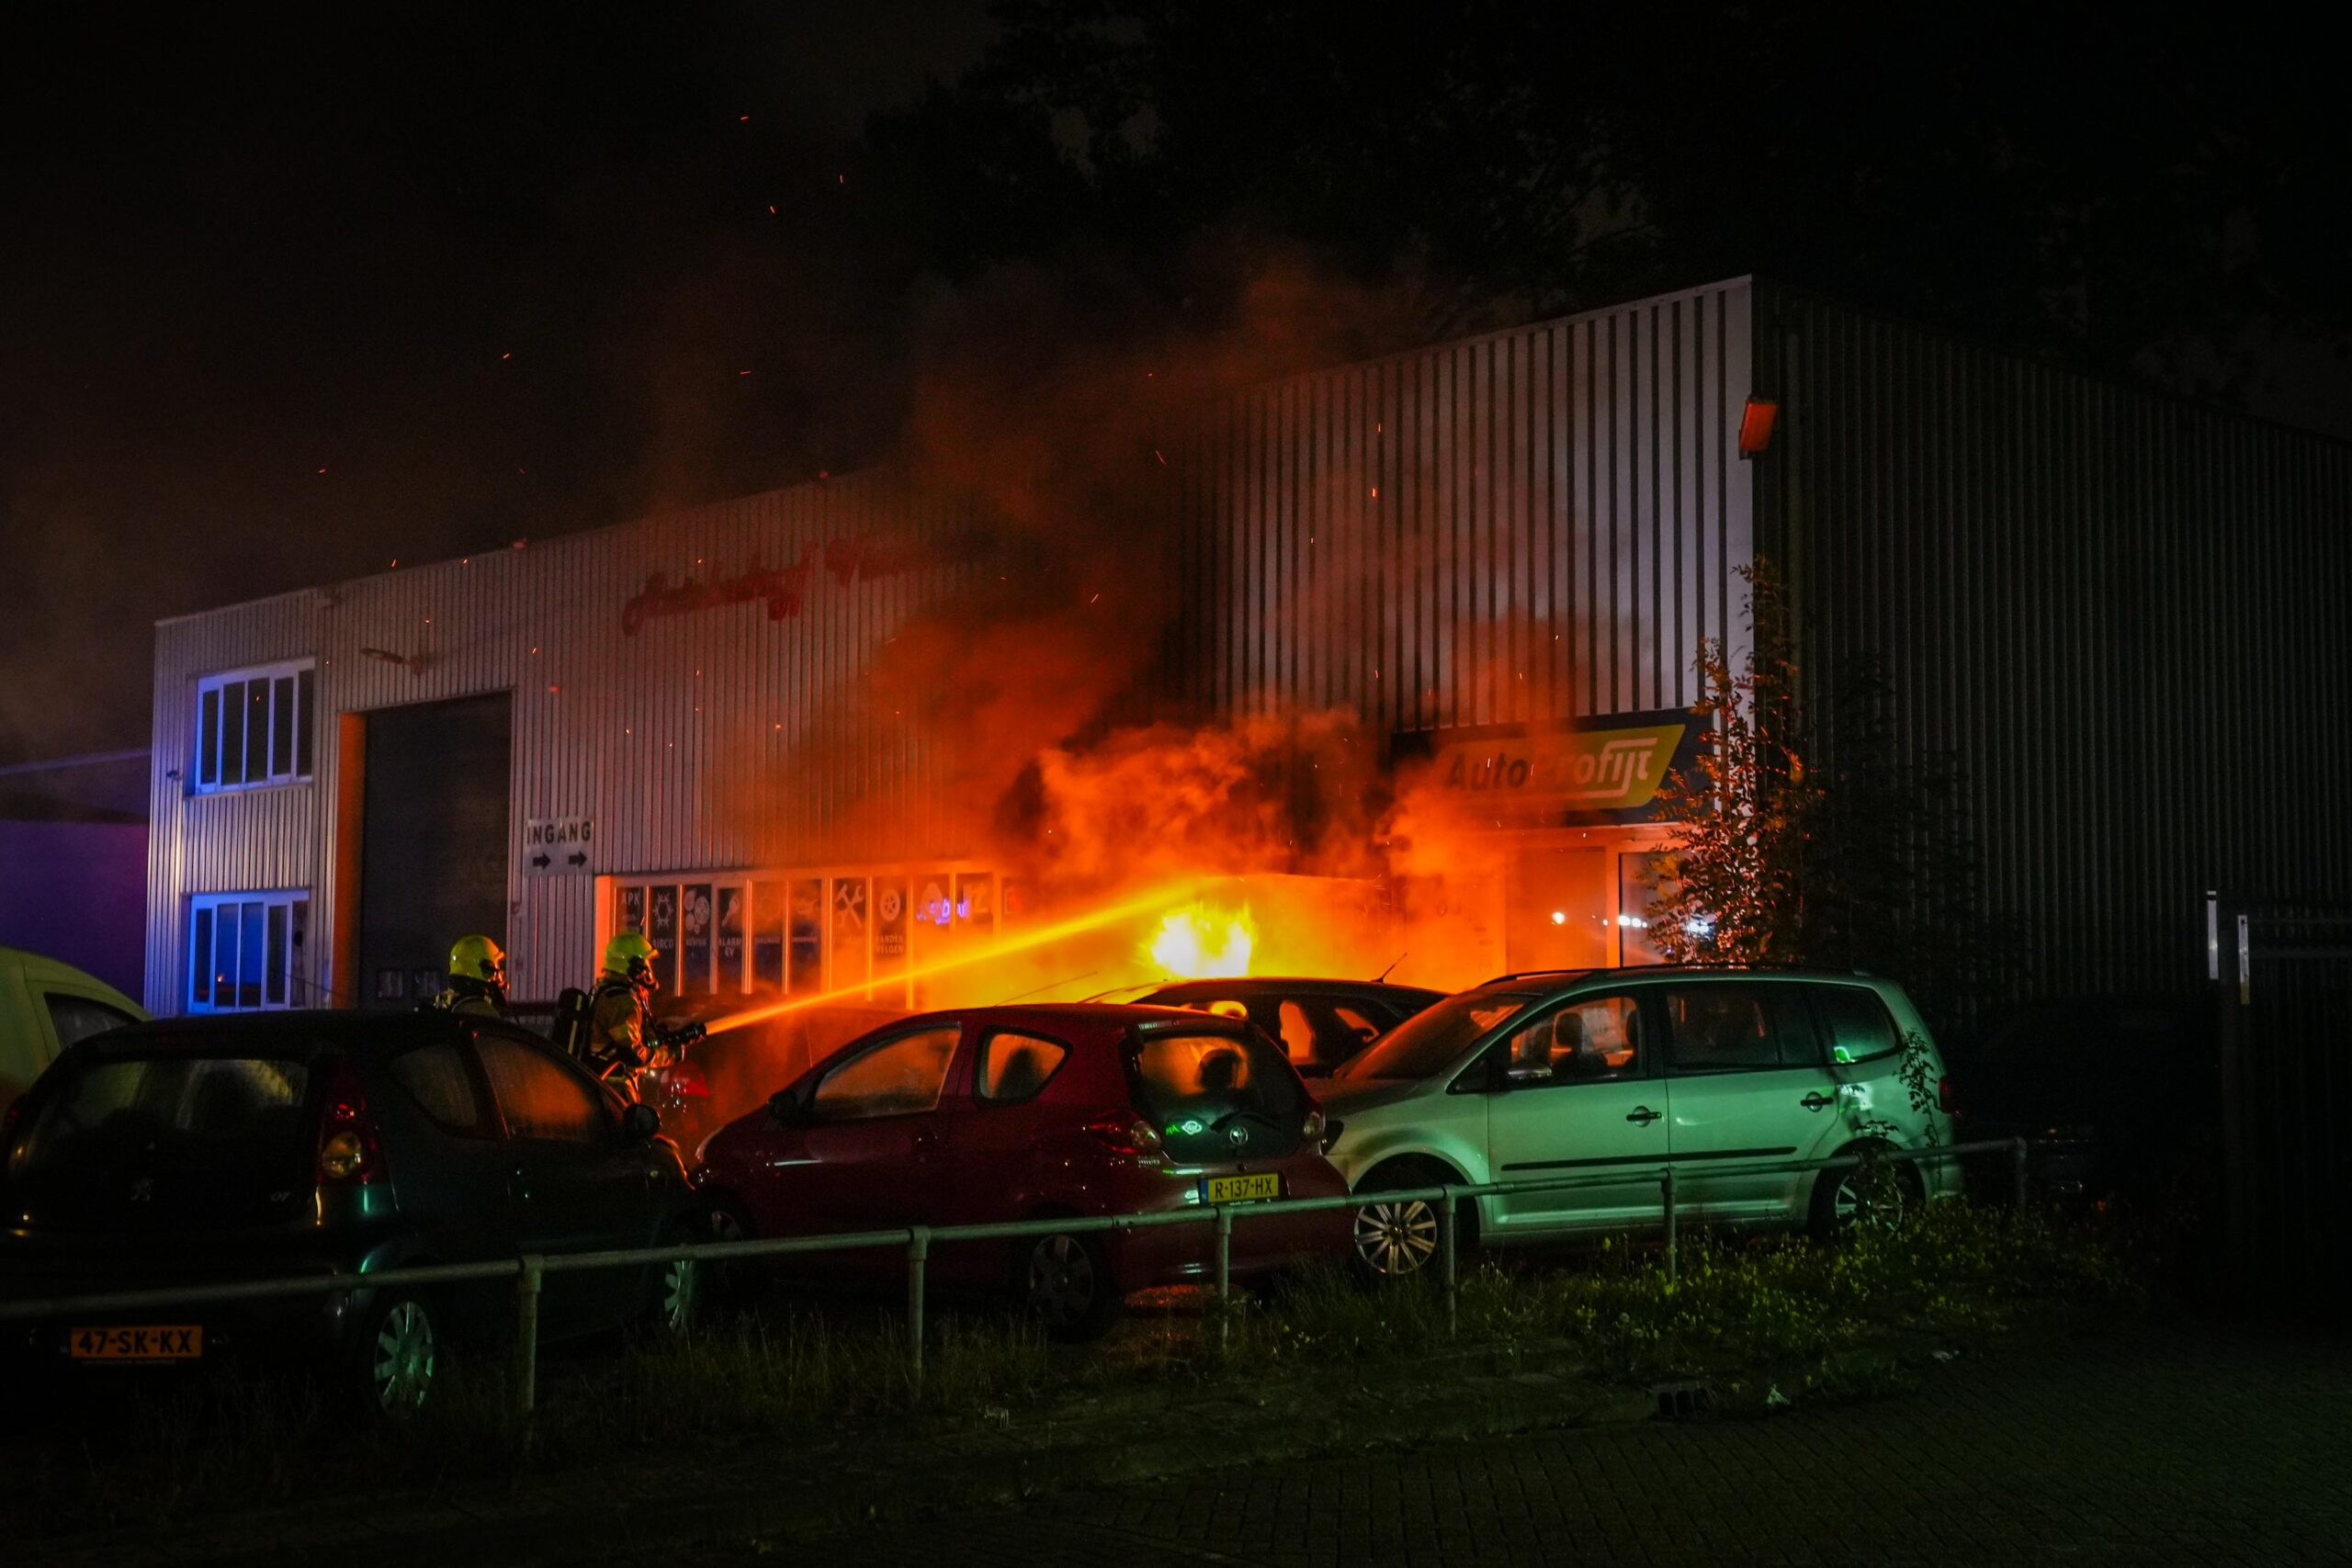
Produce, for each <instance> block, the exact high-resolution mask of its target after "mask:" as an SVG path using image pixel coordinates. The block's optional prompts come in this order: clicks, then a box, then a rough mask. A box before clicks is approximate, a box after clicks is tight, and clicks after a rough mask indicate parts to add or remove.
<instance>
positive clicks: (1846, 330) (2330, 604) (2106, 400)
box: [1764, 290, 2352, 991]
mask: <svg viewBox="0 0 2352 1568" xmlns="http://www.w3.org/2000/svg"><path fill="white" fill-rule="evenodd" d="M1764 331H1765V332H1766V333H1768V334H1769V335H1768V338H1767V340H1766V348H1767V352H1768V353H1770V354H1771V355H1773V356H1774V357H1775V359H1776V360H1777V362H1778V365H1779V378H1778V379H1779V382H1780V389H1781V392H1782V393H1783V398H1784V406H1783V413H1782V429H1781V439H1780V441H1779V443H1777V444H1776V450H1775V452H1774V453H1773V454H1772V455H1771V457H1770V458H1769V459H1768V460H1767V467H1768V470H1769V471H1768V473H1767V475H1766V476H1765V477H1764V483H1765V486H1766V494H1767V501H1768V505H1769V506H1770V510H1771V512H1772V513H1773V518H1772V530H1773V531H1772V536H1771V537H1772V542H1773V544H1774V546H1775V547H1785V549H1786V550H1787V551H1788V553H1789V556H1790V558H1791V559H1792V563H1793V564H1792V573H1793V579H1794V586H1795V588H1796V591H1797V593H1798V596H1799V602H1800V604H1801V606H1802V608H1803V613H1804V625H1805V653H1806V660H1807V663H1808V667H1809V669H1810V670H1811V671H1813V672H1814V673H1815V677H1816V679H1818V678H1820V677H1821V676H1823V675H1824V674H1826V671H1832V670H1836V669H1838V668H1841V667H1844V666H1847V665H1849V664H1850V663H1852V662H1854V661H1856V660H1866V659H1867V660H1879V661H1881V662H1883V666H1884V668H1885V670H1886V672H1887V674H1888V676H1889V677H1890V679H1891V681H1892V682H1893V686H1894V716H1895V717H1896V720H1897V724H1898V734H1899V738H1900V741H1901V744H1902V746H1903V747H1904V749H1905V752H1906V754H1908V755H1910V756H1913V757H1920V756H1927V755H1934V754H1943V755H1948V756H1951V757H1952V758H1955V759H1957V760H1958V761H1959V763H1960V764H1961V768H1962V773H1963V775H1964V777H1965V779H1966V781H1967V784H1968V785H1969V794H1970V806H1971V809H1972V814H1973V822H1974V828H1975V832H1976V837H1977V840H1978V844H1979V850H1980V853H1981V855H1982V861H1983V866H1984V872H1985V894H1986V897H1987V901H1988V904H1989V907H1990V909H1991V911H1992V912H1993V913H1994V914H1995V915H1996V918H1998V919H2001V920H2003V921H2005V922H2007V923H2008V924H2009V926H2010V927H2011V928H2012V930H2013V931H2015V932H2016V933H2017V934H2018V935H2019V936H2021V937H2022V938H2023V939H2024V944H2025V946H2026V947H2027V948H2028V950H2029V951H2030V957H2031V962H2032V970H2031V973H2030V976H2027V979H2028V980H2029V982H2030V984H2031V985H2032V986H2034V987H2037V988H2040V989H2042V990H2057V991H2063V990H2094V989H2131V988H2157V987H2164V988H2179V987H2186V986H2189V985H2192V984H2194V983H2195V982H2196V980H2197V979H2198V978H2199V977H2200V976H2201V975H2202V974H2203V955H2202V945H2203V933H2202V927H2201V924H2200V923H2199V922H2200V917H2199V913H2198V910H2199V902H2200V900H2201V897H2202V890H2203V889H2204V888H2206V887H2208V886H2222V887H2224V888H2228V889H2232V890H2234V891H2237V892H2240V893H2244V894H2246V895H2250V896H2255V897H2272V898H2281V897H2283V898H2309V899H2329V900H2341V899H2342V898H2343V897H2345V896H2346V893H2347V891H2352V886H2347V884H2352V826H2347V825H2346V822H2345V821H2344V820H2343V814H2342V813H2340V812H2330V811H2328V810H2326V809H2324V807H2323V808H2322V809H2318V810H2313V809H2311V808H2310V807H2297V806H2295V805H2294V804H2293V803H2292V802H2293V798H2294V796H2293V795H2292V793H2291V792H2293V791H2295V790H2297V789H2298V788H2309V787H2311V786H2312V784H2318V785H2319V786H2320V787H2322V788H2324V787H2325V784H2324V781H2327V780H2330V779H2333V778H2335V777H2336V776H2338V774H2339V773H2341V772H2342V771H2343V769H2344V767H2345V765H2346V762H2347V761H2352V731H2347V730H2346V728H2345V727H2343V726H2340V725H2335V724H2331V723H2329V722H2328V721H2327V720H2326V718H2325V716H2324V713H2323V712H2322V711H2321V698H2320V695H2319V694H2320V693H2322V692H2324V689H2325V687H2324V682H2325V680H2326V678H2327V675H2328V673H2329V672H2330V671H2335V670H2340V669H2343V668H2346V666H2347V662H2352V618H2347V617H2346V615H2344V614H2343V611H2342V605H2343V604H2345V603H2346V600H2347V599H2352V558H2347V549H2346V543H2345V538H2346V523H2347V520H2352V518H2348V517H2347V514H2352V451H2347V448H2346V446H2344V445H2343V444H2341V443H2338V442H2335V441H2330V440H2326V439H2324V438H2321V437H2317V436H2312V435H2305V434H2298V433H2295V432H2292V431H2289V430H2285V429H2282V428H2278V427H2275V426H2271V425H2267V424H2263V423H2258V422H2256V421H2253V420H2249V419H2245V418H2241V417H2237V416H2233V415H2231V414H2228V413H2224V412H2217V411H2214V410H2211V409H2208V408H2202V407H2198V406H2195V405H2191V404H2188V403H2186V402H2182V401H2179V400H2173V399H2168V398H2165V397H2162V396H2159V395H2156V394H2154V393H2148V392H2143V391H2141V390H2138V389H2131V388H2128V387H2123V386H2119V385H2115V384H2111V383H2108V382H2105V381H2101V380H2098V379H2096V378H2090V377H2086V376H2083V375H2079V374H2076V373H2074V372H2070V371H2067V370H2064V369H2060V368H2056V367H2051V366H2048V365H2044V364H2041V363H2039V362H2036V361H2032V360H2030V359H2027V358H2023V357H2020V356H2018V355H2010V354H2006V353H2003V352H2001V351H1998V350H1995V349H1992V348H1988V347H1985V346H1981V345H1976V344H1969V343H1965V342H1962V341H1958V340H1955V339H1953V338H1951V337H1950V336H1947V335H1945V334H1941V333H1935V332H1933V331H1930V330H1928V329H1925V328H1919V327H1915V326H1912V325H1909V324H1906V323H1903V322H1898V321H1889V320H1886V319H1883V318H1881V317H1878V316H1875V315H1872V314H1870V313H1868V312H1864V311H1861V310H1853V309H1849V308H1847V307H1844V306H1841V305H1838V304H1835V303H1832V302H1829V301H1825V300H1820V299H1812V298H1809V297H1806V296H1803V295H1800V294H1796V293H1794V292H1782V291H1779V290H1775V291H1773V292H1772V293H1771V295H1770V304H1769V310H1768V315H1767V321H1766V324H1765V327H1764Z"/></svg>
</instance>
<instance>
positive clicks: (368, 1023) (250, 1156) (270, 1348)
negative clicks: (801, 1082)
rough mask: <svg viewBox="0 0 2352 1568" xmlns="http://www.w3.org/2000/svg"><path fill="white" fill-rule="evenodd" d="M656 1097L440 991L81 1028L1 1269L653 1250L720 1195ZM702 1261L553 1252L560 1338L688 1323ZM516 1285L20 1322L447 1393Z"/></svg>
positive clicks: (84, 1337)
mask: <svg viewBox="0 0 2352 1568" xmlns="http://www.w3.org/2000/svg"><path fill="white" fill-rule="evenodd" d="M656 1131H657V1125H656V1118H655V1117H654V1116H653V1114H652V1112H650V1111H647V1110H646V1109H644V1108H642V1107H639V1108H636V1109H634V1110H625V1109H624V1108H623V1107H622V1106H620V1105H619V1104H618V1103H616V1101H615V1100H613V1098H612V1097H611V1096H609V1095H608V1094H606V1093H605V1090H604V1089H602V1088H601V1087H600V1086H599V1085H598V1084H597V1083H596V1081H595V1079H594V1078H593V1077H589V1076H588V1075H587V1074H586V1073H585V1072H583V1071H582V1070H581V1069H580V1067H579V1066H576V1065H575V1064H574V1063H572V1062H571V1060H570V1059H569V1058H568V1057H565V1056H563V1055H560V1054H559V1053H558V1052H556V1051H555V1050H553V1049H552V1048H551V1047H549V1046H548V1044H547V1043H546V1042H545V1041H543V1040H540V1039H538V1038H537V1036H535V1035H532V1034H529V1033H526V1032H523V1031H522V1030H519V1029H515V1028H513V1027H511V1026H508V1025H505V1024H502V1023H498V1022H495V1021H489V1020H483V1019H474V1018H467V1017H464V1016H462V1015H456V1014H450V1013H445V1012H437V1011H425V1012H416V1013H401V1014H383V1015H369V1014H362V1013H352V1012H288V1013H267V1014H243V1015H236V1016H226V1017H217V1018H207V1019H198V1020H173V1021H165V1022H160V1023H148V1024H141V1025H138V1026H135V1027H132V1028H128V1029H123V1030H119V1031H117V1032H113V1033H111V1034H107V1035H105V1036H103V1037H100V1038H96V1039H93V1040H89V1041H85V1042H84V1043H82V1044H81V1045H80V1046H78V1047H77V1048H76V1049H74V1051H72V1052H70V1053H68V1054H67V1055H65V1056H64V1057H63V1058H62V1059H61V1060H60V1061H59V1062H58V1064H57V1065H56V1066H54V1067H53V1068H52V1069H51V1071H50V1072H49V1073H48V1074H46V1075H45V1076H44V1077H42V1078H41V1080H40V1083H38V1084H37V1085H35V1086H34V1088H33V1089H32V1091H31V1092H30V1093H29V1094H28V1095H26V1096H25V1097H24V1098H23V1099H22V1100H18V1101H17V1104H16V1105H15V1106H14V1107H12V1108H11V1111H10V1112H9V1114H8V1117H7V1121H6V1124H5V1129H0V1153H5V1162H0V1216H4V1217H5V1220H6V1225H5V1228H0V1291H6V1293H7V1294H8V1295H10V1296H13V1297H15V1298H16V1299H17V1300H28V1299H41V1298H49V1297H54V1296H64V1295H71V1294H78V1293H85V1292H114V1291H124V1290H154V1289H163V1288H168V1287H173V1286H183V1285H199V1284H213V1283H224V1282H231V1281H243V1280H256V1279H271V1278H278V1277H284V1276H300V1275H303V1274H317V1273H323V1272H329V1271H342V1272H347V1273H356V1272H363V1271H364V1272H376V1271H379V1270H385V1269H396V1268H401V1267H404V1266H408V1265H413V1264H424V1263H458V1262H465V1261H469V1260H475V1259H482V1258H513V1257H515V1255H516V1254H517V1253H522V1252H538V1253H554V1252H565V1251H582V1250H588V1249H593V1248H600V1247H645V1246H650V1245H654V1244H656V1243H657V1242H659V1241H661V1240H662V1239H665V1238H669V1237H673V1236H675V1237H680V1238H683V1237H684V1236H686V1235H689V1234H691V1233H694V1232H695V1227H696V1220H697V1217H698V1216H699V1215H700V1214H701V1213H702V1206H701V1203H700V1201H699V1200H698V1199H697V1198H696V1197H695V1193H694V1190H693V1189H692V1187H691V1186H690V1185H689V1184H688V1182H687V1179H686V1173H685V1170H684V1167H683V1165H682V1163H681V1161H680V1159H679V1156H678V1152H677V1150H676V1148H675V1147H674V1146H673V1145H671V1144H670V1143H669V1142H668V1141H666V1140H664V1139H662V1138H659V1137H657V1136H656V1135H655V1134H656ZM697 1282H698V1281H697V1278H696V1276H695V1271H694V1269H693V1268H692V1266H691V1265H688V1264H685V1263H683V1262H681V1263H676V1264H672V1265H669V1266H667V1267H665V1268H662V1269H642V1270H625V1269H602V1270H589V1271H580V1272H560V1273H550V1274H549V1275H548V1276H547V1280H546V1284H545V1287H544V1290H543V1292H542V1295H541V1309H540V1323H541V1333H542V1335H543V1336H544V1337H549V1338H560V1337H566V1336H569V1335H573V1334H581V1333H586V1332H590V1331H594V1330H599V1329H607V1328H611V1327H614V1326H616V1325H622V1324H625V1323H628V1322H630V1321H632V1320H643V1319H650V1320H651V1321H652V1322H653V1323H655V1324H656V1325H662V1326H668V1327H672V1328H675V1327H680V1326H683V1325H684V1322H685V1320H686V1318H687V1317H688V1316H689V1315H690V1314H692V1312H693V1310H694V1308H695V1296H696V1286H697ZM514 1296H515V1289H514V1286H513V1285H512V1284H511V1283H509V1282H506V1281H495V1282H492V1283H489V1284H485V1285H480V1286H454V1287H447V1288H443V1287H415V1286H406V1285H401V1286H387V1287H385V1288H382V1289H379V1290H363V1291H355V1292H350V1293H349V1294H348V1295H347V1296H345V1297H341V1298H337V1297H334V1296H331V1295H326V1294H319V1295H303V1296H290V1297H286V1298H283V1299H280V1300H276V1301H267V1302H254V1303H238V1304H224V1305H205V1306H189V1307H175V1306H170V1305H164V1306H158V1307H153V1308H145V1309H141V1310H138V1311H132V1312H122V1313H107V1314H100V1313H85V1312H67V1313H65V1314H62V1315H60V1316H58V1317H56V1318H55V1319H53V1320H51V1321H45V1322H40V1323H38V1324H34V1325H21V1324H18V1325H6V1332H7V1334H8V1336H9V1338H10V1340H11V1341H12V1342H13V1346H14V1348H17V1349H18V1350H21V1351H26V1352H28V1353H30V1354H33V1355H35V1356H40V1357H44V1358H50V1359H56V1360H60V1361H65V1362H74V1363H81V1364H84V1365H85V1366H86V1365H87V1364H90V1363H96V1362H116V1361H132V1362H145V1363H169V1362H186V1361H191V1360H207V1361H209V1360H211V1359H217V1358H220V1357H222V1356H243V1355H248V1354H251V1355H261V1356H291V1357H293V1358H295V1359H299V1360H301V1361H303V1362H306V1363H308V1364H310V1365H312V1366H314V1367H317V1368H319V1369H321V1370H322V1371H325V1372H327V1373H328V1374H329V1376H330V1379H331V1380H332V1381H333V1382H334V1383H336V1384H337V1385H339V1386H340V1387H342V1388H344V1389H345V1390H347V1391H349V1392H351V1393H356V1394H357V1395H359V1396H360V1397H361V1398H362V1399H363V1400H364V1402H365V1403H366V1404H368V1405H369V1406H371V1407H372V1408H374V1409H376V1410H379V1411H383V1412H388V1413H401V1412H404V1411H406V1410H409V1409H413V1408H414V1407H415V1406H416V1405H417V1404H420V1403H421V1402H422V1401H423V1400H424V1397H425V1395H426V1393H427V1392H428V1391H429V1390H430V1388H431V1386H432V1383H433V1380H434V1375H435V1370H436V1367H437V1365H438V1362H439V1358H440V1355H441V1352H442V1350H443V1348H444V1347H445V1346H446V1345H447V1343H448V1342H449V1340H450V1339H451V1337H454V1336H462V1335H464V1334H466V1333H467V1332H469V1331H480V1330H485V1329H490V1328H492V1327H497V1326H503V1325H510V1324H511V1323H512V1322H513V1314H514Z"/></svg>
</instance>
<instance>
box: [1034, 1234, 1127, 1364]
mask: <svg viewBox="0 0 2352 1568" xmlns="http://www.w3.org/2000/svg"><path fill="white" fill-rule="evenodd" d="M1013 1269H1014V1275H1013V1288H1014V1290H1015V1291H1016V1292H1018V1293H1019V1295H1020V1298H1021V1303H1022V1304H1023V1306H1024V1307H1026V1308H1027V1309H1028V1311H1029V1313H1030V1314H1031V1315H1032V1316H1034V1317H1035V1318H1036V1320H1037V1322H1038V1323H1039V1325H1042V1326H1043V1327H1044V1329H1045V1330H1046V1333H1047V1334H1048V1335H1050V1336H1051V1337H1054V1338H1056V1339H1060V1340H1065V1341H1069V1342H1071V1343H1076V1342H1079V1341H1082V1340H1087V1339H1096V1338H1100V1337H1102V1336H1103V1333H1104V1331H1105V1330H1107V1329H1109V1327H1110V1326H1111V1325H1112V1323H1113V1322H1114V1321H1115V1320H1116V1319H1117V1317H1118V1315H1119V1308H1120V1307H1121V1306H1122V1305H1123V1304H1124V1303H1125V1296H1124V1295H1123V1294H1122V1293H1121V1292H1120V1290H1119V1286H1118V1281H1117V1280H1114V1279H1113V1278H1112V1276H1111V1257H1110V1254H1109V1253H1108V1252H1107V1251H1105V1250H1104V1249H1103V1243H1102V1240H1101V1238H1099V1237H1097V1236H1093V1235H1072V1234H1070V1233H1069V1232H1066V1231H1065V1232H1058V1233H1057V1234H1055V1235H1041V1236H1035V1237H1032V1238H1031V1239H1029V1240H1028V1241H1026V1242H1023V1243H1022V1244H1019V1246H1018V1247H1017V1249H1016V1250H1015V1252H1014V1255H1013Z"/></svg>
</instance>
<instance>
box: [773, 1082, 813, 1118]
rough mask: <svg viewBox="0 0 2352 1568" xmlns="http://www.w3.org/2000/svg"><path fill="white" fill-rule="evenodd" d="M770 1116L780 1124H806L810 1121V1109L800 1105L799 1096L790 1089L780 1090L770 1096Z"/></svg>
mask: <svg viewBox="0 0 2352 1568" xmlns="http://www.w3.org/2000/svg"><path fill="white" fill-rule="evenodd" d="M768 1114H769V1115H771V1116H773V1117H775V1119H776V1120H777V1121H779V1122H806V1121H808V1120H809V1108H808V1107H807V1106H805V1105H803V1104H801V1103H800V1097H799V1096H798V1095H797V1094H795V1093H793V1092H792V1091H791V1090H790V1089H778V1090H776V1091H775V1093H774V1094H772V1095H770V1096H768Z"/></svg>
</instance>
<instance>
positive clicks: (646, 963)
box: [605, 931, 662, 987]
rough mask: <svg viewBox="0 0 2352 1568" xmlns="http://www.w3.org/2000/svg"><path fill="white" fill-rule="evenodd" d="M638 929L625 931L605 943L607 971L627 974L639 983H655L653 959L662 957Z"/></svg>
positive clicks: (647, 985) (641, 984)
mask: <svg viewBox="0 0 2352 1568" xmlns="http://www.w3.org/2000/svg"><path fill="white" fill-rule="evenodd" d="M661 956H662V955H661V953H657V952H655V951H654V947H653V944H652V943H651V942H648V941H646V940H645V938H644V936H643V934H642V933H640V932H638V931H623V932H621V933H620V934H619V935H618V936H616V937H615V938H613V940H612V941H610V942H606V943H605V974H607V975H626V976H628V977H629V979H631V980H632V981H634V982H636V983H637V984H638V985H640V986H646V987H650V986H652V985H653V984H655V983H656V982H655V980H654V976H653V961H654V960H655V959H657V958H659V957H661Z"/></svg>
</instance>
